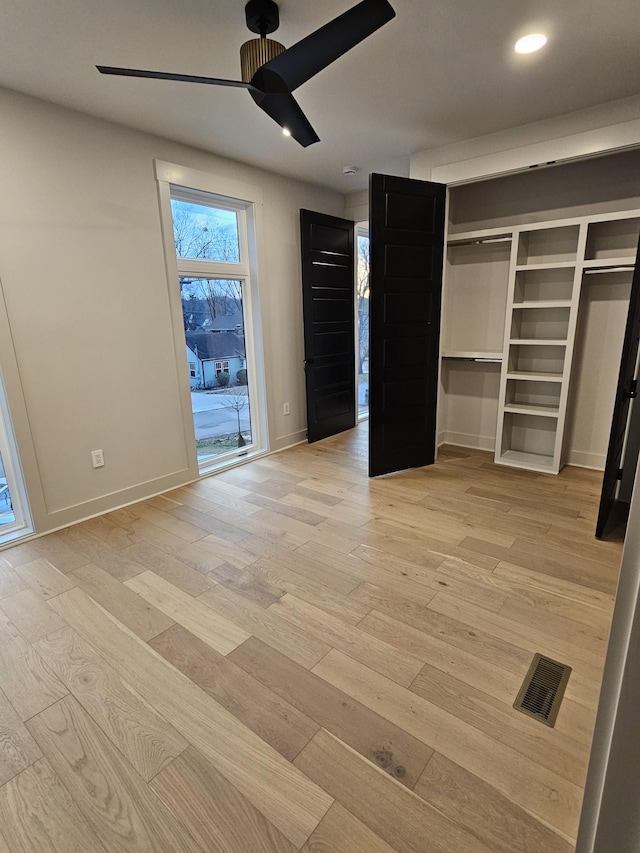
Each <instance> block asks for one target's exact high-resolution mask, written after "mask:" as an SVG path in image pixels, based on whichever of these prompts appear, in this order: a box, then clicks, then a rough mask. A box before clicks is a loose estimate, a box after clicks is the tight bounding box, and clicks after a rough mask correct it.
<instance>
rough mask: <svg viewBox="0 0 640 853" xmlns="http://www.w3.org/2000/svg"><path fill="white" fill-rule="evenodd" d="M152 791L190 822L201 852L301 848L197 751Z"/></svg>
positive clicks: (278, 852) (277, 852)
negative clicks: (286, 836) (270, 821)
mask: <svg viewBox="0 0 640 853" xmlns="http://www.w3.org/2000/svg"><path fill="white" fill-rule="evenodd" d="M151 787H152V788H153V790H154V791H155V792H156V794H157V795H158V796H159V797H160V799H161V800H162V801H163V802H164V803H165V805H166V806H167V807H168V808H169V809H171V811H172V812H173V813H174V814H175V815H178V816H179V817H180V819H181V821H182V822H184V823H186V824H187V826H188V827H189V830H190V832H191V833H192V834H193V835H194V837H195V838H196V840H197V841H198V842H199V843H200V846H201V847H202V849H203V850H207V851H214V850H215V853H249V851H251V853H295V851H296V850H297V848H296V847H294V845H293V844H292V843H291V842H290V841H289V840H288V839H287V838H285V836H284V835H282V833H280V832H279V831H278V830H277V829H276V827H275V826H273V825H272V824H271V823H269V821H268V820H267V819H266V818H265V817H264V815H262V814H261V813H260V812H259V811H258V810H257V809H256V808H254V806H252V805H251V803H250V802H249V801H248V800H247V799H246V798H245V797H243V796H242V794H241V793H240V792H239V791H238V790H237V789H236V788H234V787H233V785H231V784H230V783H229V782H228V781H227V780H226V779H225V778H224V776H222V775H221V774H220V773H218V771H217V770H216V769H215V767H214V766H213V765H212V764H211V763H210V762H208V761H207V760H206V759H205V758H204V757H203V756H202V755H201V754H200V753H199V752H198V751H197V750H195V749H193V748H191V749H189V750H187V752H185V753H184V754H183V755H181V756H180V758H177V759H176V760H175V761H174V762H172V763H171V765H170V766H169V767H167V768H166V769H165V770H163V771H162V773H160V774H159V775H158V776H157V777H156V778H155V779H154V780H153V782H152V783H151Z"/></svg>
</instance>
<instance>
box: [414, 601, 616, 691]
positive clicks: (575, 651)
mask: <svg viewBox="0 0 640 853" xmlns="http://www.w3.org/2000/svg"><path fill="white" fill-rule="evenodd" d="M429 609H430V610H434V611H436V612H438V613H441V614H443V615H445V616H449V617H452V618H454V619H460V620H464V621H465V622H466V623H467V624H469V623H471V624H474V625H478V626H480V627H482V629H484V630H485V631H487V632H488V633H491V634H492V635H493V636H495V637H498V638H499V639H504V640H505V641H506V642H509V643H514V644H515V643H519V644H520V645H521V646H522V647H523V648H526V649H528V650H529V651H530V652H532V653H535V652H541V653H542V654H546V655H548V656H550V657H552V658H554V659H557V660H562V662H563V663H567V664H569V665H570V666H573V667H575V668H576V669H579V670H580V672H581V675H583V676H584V677H585V678H586V679H587V680H588V681H591V682H593V683H594V684H599V683H600V679H601V675H602V666H603V664H604V653H603V652H602V653H600V654H597V653H595V652H593V651H591V650H589V649H585V648H584V647H582V646H581V645H580V641H579V639H578V637H577V636H576V640H575V642H571V641H569V640H566V639H563V638H560V637H556V636H553V635H552V634H550V633H549V632H548V631H546V630H544V628H541V627H539V623H538V621H537V620H534V621H533V622H532V624H530V625H526V626H525V625H524V624H523V623H522V621H513V620H511V619H509V618H507V617H506V616H502V615H501V614H499V613H491V612H489V611H488V610H482V609H481V608H479V607H474V605H473V604H469V603H467V602H466V601H460V600H459V599H457V598H455V597H454V596H452V595H449V594H448V593H442V592H439V593H438V594H437V595H436V596H435V598H433V599H432V600H431V601H430V602H429ZM576 624H577V623H576ZM565 659H566V660H565Z"/></svg>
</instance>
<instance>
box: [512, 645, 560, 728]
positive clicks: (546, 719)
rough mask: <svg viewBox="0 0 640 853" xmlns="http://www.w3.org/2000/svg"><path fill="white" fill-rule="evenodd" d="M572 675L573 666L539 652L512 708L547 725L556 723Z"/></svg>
mask: <svg viewBox="0 0 640 853" xmlns="http://www.w3.org/2000/svg"><path fill="white" fill-rule="evenodd" d="M570 675H571V667H570V666H565V665H564V664H562V663H558V662H557V661H555V660H550V658H546V657H543V655H540V654H536V655H534V657H533V661H532V662H531V666H530V667H529V671H528V672H527V675H526V677H525V679H524V682H523V684H522V687H521V688H520V691H519V693H518V696H517V697H516V701H515V702H514V703H513V707H514V708H516V710H518V711H522V713H523V714H528V715H529V716H530V717H533V718H534V719H536V720H540V722H542V723H544V724H545V725H547V726H553V725H554V724H555V722H556V717H557V716H558V711H559V710H560V703H561V702H562V697H563V696H564V691H565V688H566V686H567V681H569V676H570Z"/></svg>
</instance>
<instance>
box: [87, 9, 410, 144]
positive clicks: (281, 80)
mask: <svg viewBox="0 0 640 853" xmlns="http://www.w3.org/2000/svg"><path fill="white" fill-rule="evenodd" d="M395 14H396V13H395V12H394V10H393V8H392V7H391V5H390V3H389V2H388V0H362V2H360V3H358V4H357V5H356V6H353V7H352V8H351V9H349V10H348V11H346V12H344V14H342V15H339V16H338V17H337V18H334V20H333V21H330V22H329V23H328V24H325V25H324V26H323V27H320V29H319V30H316V31H315V32H313V33H311V35H308V36H306V38H303V39H302V40H301V41H299V42H297V44H294V45H293V46H292V47H289V48H285V46H284V45H282V44H280V43H279V42H277V41H274V40H273V39H269V38H267V34H268V33H272V32H275V30H277V29H278V26H279V24H280V17H279V13H278V5H277V4H276V3H275V2H274V0H249V2H248V3H247V4H246V6H245V16H246V21H247V26H248V27H249V29H250V30H251V32H253V33H259V34H260V38H259V39H251V41H248V42H245V43H244V44H243V45H242V47H241V48H240V66H241V76H242V80H224V79H219V78H217V77H198V76H195V75H191V74H172V73H169V72H164V71H142V70H140V69H136V68H112V67H110V66H106V65H97V66H96V68H97V69H98V71H99V72H100V73H101V74H117V75H121V76H124V77H152V78H155V79H159V80H178V81H183V82H185V83H208V84H210V85H213V86H236V87H238V88H242V89H248V90H249V93H250V95H251V97H252V98H253V100H254V101H255V102H256V104H257V105H258V106H259V107H260V109H262V110H264V112H265V113H266V114H267V115H268V116H270V117H271V118H272V119H273V120H274V121H275V122H277V124H279V125H280V127H281V128H282V129H283V132H285V133H286V134H288V135H290V136H292V137H293V138H294V139H295V140H296V141H297V142H299V143H300V145H302V146H303V147H305V148H306V147H307V145H312V144H313V143H314V142H319V141H320V137H319V136H318V134H317V133H316V132H315V130H314V129H313V128H312V127H311V124H310V123H309V121H308V119H307V117H306V116H305V114H304V113H303V112H302V110H301V109H300V107H299V105H298V102H297V101H296V99H295V98H294V97H293V95H292V94H291V93H292V92H293V91H294V89H297V88H298V86H301V85H302V84H303V83H305V82H306V81H307V80H309V79H310V78H311V77H313V76H314V75H315V74H317V73H318V72H319V71H322V69H323V68H326V67H327V65H330V64H331V63H332V62H334V61H335V60H336V59H338V58H339V57H340V56H342V55H343V54H344V53H346V52H347V51H348V50H351V48H352V47H355V46H356V45H357V44H359V43H360V42H361V41H363V40H364V39H365V38H367V37H368V36H370V35H371V34H372V33H374V32H375V31H376V30H377V29H379V28H380V27H382V26H383V25H384V24H386V23H388V22H389V21H390V20H391V19H392V18H394V17H395Z"/></svg>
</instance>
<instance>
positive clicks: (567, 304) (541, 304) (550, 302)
mask: <svg viewBox="0 0 640 853" xmlns="http://www.w3.org/2000/svg"><path fill="white" fill-rule="evenodd" d="M513 307H514V308H571V300H570V299H540V300H538V301H536V300H533V299H529V300H527V301H526V302H514V303H513Z"/></svg>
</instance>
